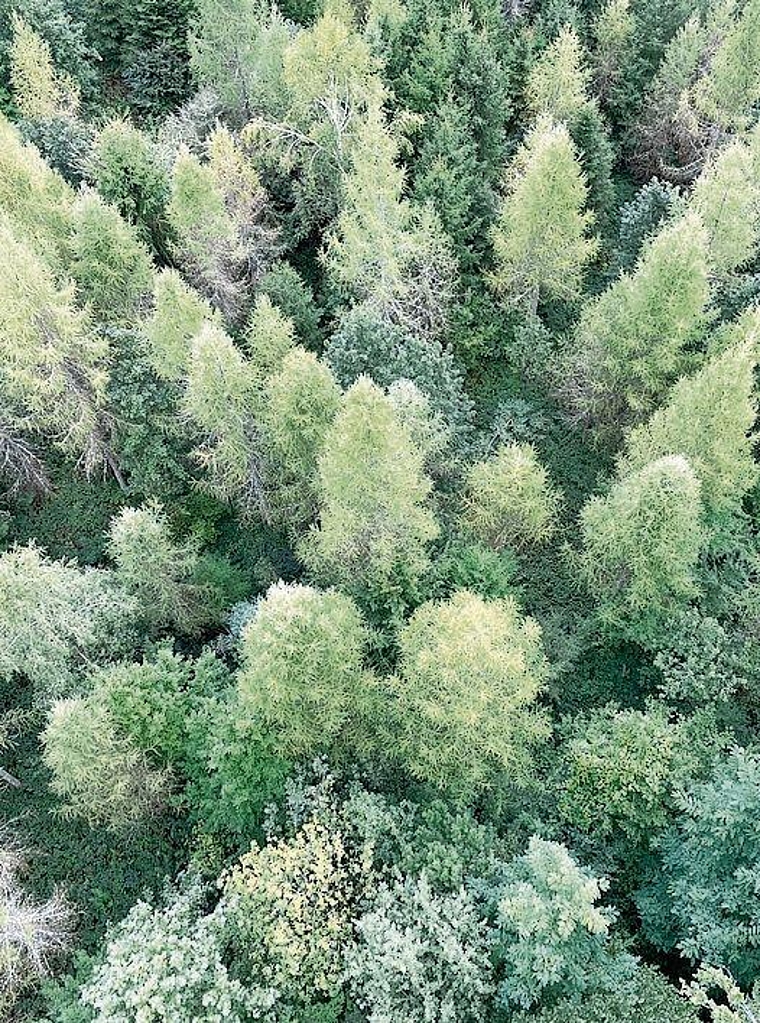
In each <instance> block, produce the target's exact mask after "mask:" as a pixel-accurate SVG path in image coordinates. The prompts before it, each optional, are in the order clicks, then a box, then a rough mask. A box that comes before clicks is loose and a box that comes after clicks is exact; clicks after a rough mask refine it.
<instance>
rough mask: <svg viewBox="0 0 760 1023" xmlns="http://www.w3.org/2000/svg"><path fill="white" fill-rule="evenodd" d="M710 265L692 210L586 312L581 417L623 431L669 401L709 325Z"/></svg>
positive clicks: (573, 375)
mask: <svg viewBox="0 0 760 1023" xmlns="http://www.w3.org/2000/svg"><path fill="white" fill-rule="evenodd" d="M708 265H709V264H708V238H707V233H706V231H705V229H704V227H703V226H702V223H701V221H700V219H699V217H698V216H697V215H696V214H695V213H689V214H687V215H685V216H683V217H681V218H680V219H678V220H677V221H675V222H673V223H670V224H666V225H665V227H664V228H662V230H661V231H660V232H659V233H658V234H657V235H656V236H655V237H654V238H653V239H652V240H651V241H650V242H649V244H648V245H647V246H646V248H645V249H644V251H643V253H642V255H641V257H640V258H639V261H638V263H637V264H636V267H635V268H634V270H633V272H632V273H631V274H623V275H622V276H621V277H620V278H619V279H618V280H617V281H615V283H614V284H612V285H611V286H610V287H609V288H608V289H607V290H606V291H605V292H603V293H602V294H601V295H600V296H599V297H598V298H596V299H592V300H591V301H590V302H589V303H588V304H587V305H586V306H585V307H584V309H583V311H582V313H581V318H580V321H579V323H578V328H577V331H576V339H575V346H576V347H575V351H574V353H573V354H572V355H571V362H574V366H572V367H571V368H570V369H568V370H567V373H566V383H565V386H566V387H567V388H568V393H570V401H571V404H572V405H573V406H574V408H575V411H576V413H578V414H579V415H580V416H585V417H588V418H589V419H591V420H592V421H597V422H599V423H602V424H605V425H608V426H615V425H618V424H619V423H620V422H621V421H625V419H626V418H630V416H631V415H633V416H641V415H642V414H646V412H647V411H648V410H649V409H651V408H652V407H653V406H654V405H655V404H656V403H657V402H658V401H659V400H661V398H662V397H663V395H664V393H665V391H666V390H667V388H668V387H669V386H670V384H672V383H673V382H674V381H675V380H676V379H677V378H678V376H679V374H681V373H682V372H683V371H684V369H686V368H687V366H688V365H689V356H688V355H687V353H686V347H687V345H688V344H689V342H691V341H693V340H694V338H695V337H696V336H698V334H699V332H700V330H701V329H702V328H703V327H704V325H705V322H706V318H707V306H708V301H709V297H710V286H709V279H708ZM573 390H574V393H572V392H573Z"/></svg>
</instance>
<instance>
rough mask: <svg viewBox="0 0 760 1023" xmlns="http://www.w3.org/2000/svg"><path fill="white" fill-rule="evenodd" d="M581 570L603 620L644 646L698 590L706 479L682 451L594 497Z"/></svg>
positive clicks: (584, 527)
mask: <svg viewBox="0 0 760 1023" xmlns="http://www.w3.org/2000/svg"><path fill="white" fill-rule="evenodd" d="M581 533H582V537H583V550H582V552H581V556H580V566H579V567H580V569H581V572H582V575H583V576H584V577H585V580H586V583H587V585H588V588H589V590H590V592H591V594H592V596H593V597H594V598H595V599H596V600H597V601H598V605H599V616H600V619H601V621H602V622H603V623H604V624H606V625H607V626H609V627H611V628H613V629H614V630H615V631H617V632H619V633H621V634H622V635H624V636H628V637H629V638H631V639H634V640H637V641H638V642H640V643H642V644H643V645H645V646H647V645H651V644H652V643H653V642H654V643H655V644H656V640H657V637H658V634H659V633H660V632H661V631H662V630H663V629H666V628H667V625H668V617H669V616H670V615H671V614H672V613H673V612H674V611H676V610H678V609H679V608H682V607H683V606H684V605H685V604H686V603H687V601H688V600H689V599H690V598H691V597H695V596H697V595H698V592H699V589H698V585H697V578H696V565H697V559H698V557H699V554H700V551H701V549H702V546H703V544H704V539H705V535H704V530H703V527H702V502H701V496H700V483H699V479H698V478H697V476H696V474H695V472H694V470H693V469H692V467H691V466H690V465H689V463H688V461H687V460H686V458H684V456H683V455H666V456H664V457H662V458H659V459H657V460H656V461H654V462H650V463H649V464H647V465H645V466H644V467H643V468H642V469H639V470H638V471H637V472H634V473H632V474H631V475H629V476H625V477H624V478H623V479H620V480H618V481H617V482H615V483H614V484H613V485H612V488H611V489H610V492H609V493H608V494H607V495H606V496H604V497H592V498H591V499H590V500H589V501H588V502H587V503H586V505H585V506H584V507H583V509H582V511H581Z"/></svg>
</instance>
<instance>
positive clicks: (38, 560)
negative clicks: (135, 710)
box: [0, 545, 135, 704]
mask: <svg viewBox="0 0 760 1023" xmlns="http://www.w3.org/2000/svg"><path fill="white" fill-rule="evenodd" d="M134 613H135V605H134V603H133V602H132V601H131V600H130V599H129V598H128V597H127V596H126V595H125V594H124V593H123V592H122V591H120V590H119V588H118V587H117V585H116V582H115V579H114V577H113V574H112V573H110V572H108V571H106V570H104V569H86V570H83V569H80V568H79V567H78V566H77V565H75V564H73V563H70V562H64V561H52V560H51V559H50V558H48V557H46V556H45V554H44V552H43V551H41V550H40V549H39V548H37V547H35V546H33V545H29V546H27V547H17V548H15V549H14V550H11V551H6V552H5V553H4V554H2V555H0V624H1V625H2V630H3V635H4V637H5V639H4V642H3V644H2V646H1V647H0V678H2V679H3V680H5V681H11V680H12V679H14V678H16V677H21V676H23V677H26V678H28V679H29V680H30V682H31V683H32V685H33V686H34V691H35V698H36V700H37V702H38V703H40V704H45V703H47V702H49V700H50V699H51V698H53V697H55V696H60V695H62V694H66V693H67V692H69V691H70V690H71V689H73V688H74V687H75V685H76V684H78V683H79V681H80V680H81V676H82V673H83V671H85V670H86V669H87V668H88V666H89V665H90V664H91V662H92V661H93V660H94V659H95V658H96V657H101V658H103V659H105V658H107V656H108V654H109V651H113V652H114V653H117V654H118V653H119V652H121V651H120V649H119V645H120V643H121V644H124V643H125V642H126V643H127V644H128V642H129V638H128V634H129V624H130V620H131V618H132V617H133V616H134Z"/></svg>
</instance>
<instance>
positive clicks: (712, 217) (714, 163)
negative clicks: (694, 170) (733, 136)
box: [689, 140, 760, 274]
mask: <svg viewBox="0 0 760 1023" xmlns="http://www.w3.org/2000/svg"><path fill="white" fill-rule="evenodd" d="M754 145H755V146H757V140H755V143H754ZM689 205H690V207H691V208H692V209H693V210H695V211H696V212H697V213H698V214H699V216H700V217H701V219H702V223H703V224H704V226H705V229H706V231H707V234H708V239H709V246H710V263H711V265H712V267H713V269H714V270H715V271H716V272H717V273H718V274H727V273H730V272H731V271H733V270H738V269H740V268H741V267H742V266H744V265H745V264H746V263H747V262H749V260H751V259H752V257H753V256H754V255H755V253H756V251H757V248H758V243H760V175H758V167H757V163H756V158H755V157H754V154H753V150H752V148H751V147H750V146H749V145H747V144H746V143H745V142H743V141H735V142H732V143H730V144H729V145H728V146H726V147H725V148H724V149H721V150H720V152H719V153H718V154H717V155H716V156H715V157H714V159H712V160H711V161H709V162H708V163H707V165H706V166H705V168H704V169H703V171H702V173H701V174H700V175H699V177H698V178H697V180H696V181H695V182H694V188H693V189H692V192H691V196H690V199H689Z"/></svg>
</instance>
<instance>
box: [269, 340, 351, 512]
mask: <svg viewBox="0 0 760 1023" xmlns="http://www.w3.org/2000/svg"><path fill="white" fill-rule="evenodd" d="M264 402H265V404H264V410H263V415H262V420H263V426H264V431H265V435H266V444H267V450H268V451H269V452H270V455H271V462H272V476H273V477H274V484H275V486H276V498H275V500H276V503H277V505H278V508H279V514H280V515H281V516H284V517H285V519H286V520H287V522H288V524H289V525H290V526H291V528H292V527H293V526H294V525H296V524H298V523H300V522H302V521H308V520H309V519H311V518H312V517H313V515H314V511H315V509H316V506H317V502H316V483H317V456H318V455H319V452H320V451H321V449H322V445H323V443H324V439H325V436H326V435H327V431H328V430H329V428H330V425H331V423H332V421H333V419H334V418H335V415H336V413H337V411H338V407H339V405H340V388H339V387H338V384H337V383H336V381H335V377H334V376H333V375H332V373H331V371H330V369H329V367H328V366H325V365H324V363H322V362H320V361H319V360H318V359H317V357H316V356H315V355H313V354H312V353H311V352H307V351H305V349H303V348H300V347H296V348H294V349H293V350H292V351H290V352H289V353H288V354H287V355H286V356H285V358H284V359H283V361H282V365H281V366H280V368H279V370H278V371H277V372H275V373H273V374H272V375H271V376H270V377H269V378H268V379H267V381H266V385H265V397H264Z"/></svg>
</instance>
